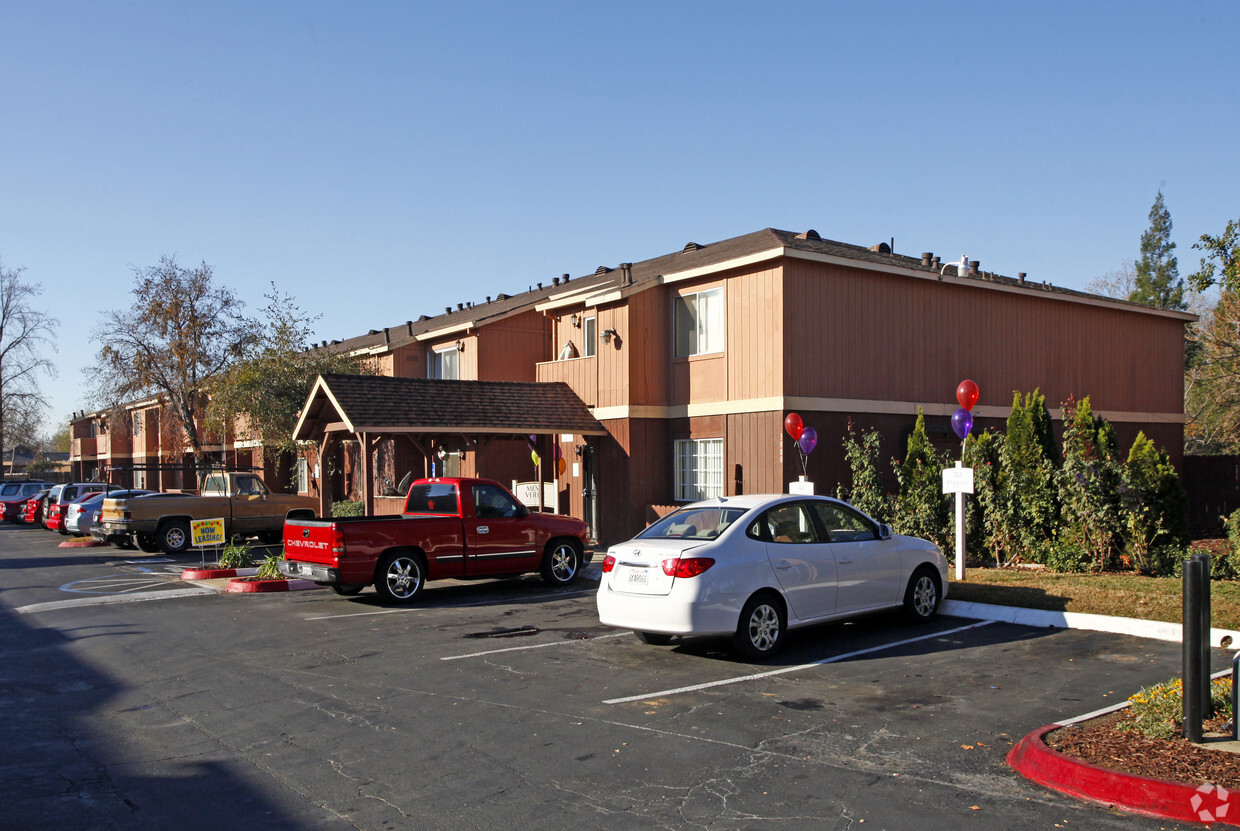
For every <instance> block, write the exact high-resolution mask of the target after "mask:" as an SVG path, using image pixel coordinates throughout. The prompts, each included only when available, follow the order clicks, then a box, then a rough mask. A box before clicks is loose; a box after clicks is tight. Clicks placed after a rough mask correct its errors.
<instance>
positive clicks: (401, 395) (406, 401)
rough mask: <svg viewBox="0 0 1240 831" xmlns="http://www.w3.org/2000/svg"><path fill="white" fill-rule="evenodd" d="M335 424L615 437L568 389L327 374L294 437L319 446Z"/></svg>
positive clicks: (372, 429)
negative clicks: (321, 438)
mask: <svg viewBox="0 0 1240 831" xmlns="http://www.w3.org/2000/svg"><path fill="white" fill-rule="evenodd" d="M333 424H339V425H340V427H341V428H343V429H344V430H347V431H348V432H351V433H413V434H430V433H451V434H455V435H461V434H466V435H469V434H479V435H527V434H530V433H535V434H539V433H541V434H546V433H573V434H576V435H579V436H603V435H607V431H606V430H604V429H603V426H602V425H601V424H599V423H598V421H597V420H596V419H595V418H594V416H592V415H590V410H589V409H588V408H587V407H586V405H585V404H583V403H582V402H581V399H580V398H578V397H577V395H576V394H575V393H574V392H573V391H572V389H570V388H569V386H568V385H567V384H565V383H563V382H555V383H531V382H518V381H448V380H441V379H432V378H392V377H389V376H386V375H320V376H319V378H318V380H317V381H315V384H314V387H313V389H311V390H310V395H309V397H308V398H307V400H306V405H305V406H304V407H303V408H302V414H301V419H300V420H299V421H298V422H297V429H296V431H295V432H294V438H295V439H297V440H299V441H316V440H318V439H319V438H320V437H321V436H322V435H323V433H324V432H325V431H326V430H327V429H328V427H329V425H333Z"/></svg>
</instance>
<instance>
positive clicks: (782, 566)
mask: <svg viewBox="0 0 1240 831" xmlns="http://www.w3.org/2000/svg"><path fill="white" fill-rule="evenodd" d="M790 568H792V563H790V562H788V561H787V560H784V561H783V562H781V563H780V564H779V565H777V566H775V570H776V571H787V570H788V569H790Z"/></svg>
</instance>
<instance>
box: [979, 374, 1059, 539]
mask: <svg viewBox="0 0 1240 831" xmlns="http://www.w3.org/2000/svg"><path fill="white" fill-rule="evenodd" d="M1049 430H1050V415H1049V413H1048V412H1047V410H1046V399H1045V398H1044V397H1043V395H1042V393H1041V392H1040V391H1038V390H1034V391H1033V392H1031V393H1029V394H1028V395H1026V396H1025V399H1024V401H1023V402H1022V401H1021V396H1020V393H1019V392H1016V393H1014V394H1013V397H1012V412H1011V414H1010V415H1009V416H1008V421H1007V434H1006V435H1005V437H1004V440H1003V444H1002V446H1001V447H1000V450H999V472H998V474H996V476H995V477H994V485H993V488H994V493H993V494H992V495H991V496H990V497H989V504H988V505H987V520H986V522H987V538H988V541H989V543H990V546H991V549H992V550H993V551H994V553H995V557H996V560H999V561H1001V560H1002V558H1003V556H1004V555H1005V554H1006V556H1007V558H1008V561H1009V562H1012V561H1015V560H1017V559H1026V560H1030V561H1033V562H1045V560H1046V558H1047V556H1048V548H1049V546H1050V545H1051V543H1052V541H1053V539H1054V529H1055V528H1056V526H1057V524H1058V520H1059V505H1058V498H1057V492H1056V491H1057V488H1056V474H1055V462H1054V458H1053V457H1052V456H1050V455H1048V454H1049V452H1052V451H1053V437H1052V438H1048V437H1051V436H1053V434H1050V433H1049ZM1048 441H1049V442H1050V444H1051V445H1052V447H1051V451H1048V449H1047V444H1048Z"/></svg>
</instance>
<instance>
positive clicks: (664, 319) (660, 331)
mask: <svg viewBox="0 0 1240 831" xmlns="http://www.w3.org/2000/svg"><path fill="white" fill-rule="evenodd" d="M625 331H626V333H627V336H626V337H625V344H624V347H623V348H625V349H627V350H628V361H629V366H628V373H629V391H628V402H627V403H629V404H633V405H637V406H643V405H644V406H664V405H666V404H667V403H668V402H669V401H670V400H671V399H670V396H669V386H670V384H671V380H670V376H669V371H670V368H671V367H670V364H669V362H668V357H669V356H670V355H671V354H672V294H671V292H670V291H669V290H668V289H666V288H657V289H653V290H651V291H645V292H642V293H640V294H637V295H634V296H633V297H630V298H629V316H628V320H627V321H626V329H625Z"/></svg>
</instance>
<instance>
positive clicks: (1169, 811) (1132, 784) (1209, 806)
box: [1007, 724, 1240, 825]
mask: <svg viewBox="0 0 1240 831" xmlns="http://www.w3.org/2000/svg"><path fill="white" fill-rule="evenodd" d="M1063 727H1064V725H1062V724H1048V725H1047V726H1045V727H1039V728H1038V729H1037V730H1034V731H1033V732H1032V733H1030V734H1029V735H1027V736H1025V737H1024V738H1023V739H1021V740H1020V741H1019V742H1017V743H1016V746H1015V747H1013V748H1012V749H1011V750H1010V751H1009V752H1008V755H1007V763H1008V764H1009V765H1011V767H1012V768H1013V769H1014V770H1015V771H1016V772H1017V773H1019V774H1021V775H1022V776H1024V777H1025V778H1026V779H1029V780H1032V781H1034V782H1037V783H1038V784H1039V785H1043V786H1045V787H1048V788H1051V789H1053V790H1056V791H1059V792H1061V793H1065V794H1068V795H1069V796H1074V797H1076V798H1077V799H1083V800H1085V801H1086V802H1092V803H1094V804H1096V805H1103V806H1105V807H1107V808H1117V809H1119V810H1121V811H1127V812H1128V813H1132V814H1140V815H1142V816H1147V817H1156V818H1158V819H1169V820H1175V821H1178V822H1194V823H1203V824H1208V823H1212V822H1214V823H1222V824H1223V825H1240V810H1237V811H1234V812H1233V811H1230V810H1229V809H1230V808H1231V807H1232V801H1231V798H1230V797H1231V793H1230V792H1228V791H1227V790H1226V789H1224V788H1220V787H1217V786H1215V785H1201V786H1199V787H1196V788H1194V787H1193V786H1192V785H1185V784H1182V783H1180V782H1169V781H1167V780H1165V779H1151V778H1148V777H1145V776H1137V775H1135V774H1131V773H1121V772H1120V771H1115V770H1107V769H1106V768H1100V767H1098V766H1097V765H1091V764H1089V763H1088V762H1083V761H1081V760H1080V759H1073V758H1072V757H1070V756H1065V755H1063V754H1062V753H1060V752H1058V751H1056V750H1053V749H1052V748H1051V747H1050V746H1049V745H1048V744H1047V743H1046V740H1045V739H1046V734H1047V733H1050V732H1052V731H1054V730H1059V729H1062V728H1063ZM1237 796H1238V797H1240V794H1237ZM1237 807H1238V808H1240V799H1238V800H1237Z"/></svg>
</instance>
